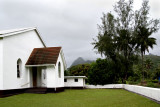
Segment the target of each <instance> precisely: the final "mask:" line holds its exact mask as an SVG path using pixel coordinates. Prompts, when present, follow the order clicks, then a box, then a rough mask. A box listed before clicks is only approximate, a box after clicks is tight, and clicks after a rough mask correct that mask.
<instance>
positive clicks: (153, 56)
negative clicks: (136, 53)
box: [144, 54, 160, 66]
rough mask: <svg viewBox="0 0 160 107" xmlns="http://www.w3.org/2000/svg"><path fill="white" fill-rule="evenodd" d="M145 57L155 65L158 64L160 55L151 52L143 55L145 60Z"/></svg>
mask: <svg viewBox="0 0 160 107" xmlns="http://www.w3.org/2000/svg"><path fill="white" fill-rule="evenodd" d="M146 59H151V60H152V62H153V64H154V65H155V66H157V65H158V64H160V56H158V55H153V54H149V55H145V56H144V60H146Z"/></svg>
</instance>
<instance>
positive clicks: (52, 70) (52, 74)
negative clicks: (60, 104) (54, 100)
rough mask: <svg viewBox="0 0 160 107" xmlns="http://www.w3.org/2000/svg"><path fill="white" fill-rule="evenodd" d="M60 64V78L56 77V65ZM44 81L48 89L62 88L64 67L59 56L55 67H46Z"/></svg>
mask: <svg viewBox="0 0 160 107" xmlns="http://www.w3.org/2000/svg"><path fill="white" fill-rule="evenodd" d="M59 62H60V63H61V78H59V76H58V63H59ZM46 74H47V77H46V81H47V83H46V84H47V87H48V88H55V87H64V65H63V61H62V56H61V54H59V57H58V59H57V63H56V65H55V66H48V67H47V69H46Z"/></svg>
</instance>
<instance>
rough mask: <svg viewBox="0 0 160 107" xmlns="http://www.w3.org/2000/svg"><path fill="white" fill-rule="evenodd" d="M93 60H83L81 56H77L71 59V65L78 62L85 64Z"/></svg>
mask: <svg viewBox="0 0 160 107" xmlns="http://www.w3.org/2000/svg"><path fill="white" fill-rule="evenodd" d="M92 62H93V60H84V59H83V58H82V57H79V58H77V59H76V60H75V61H73V63H72V65H71V66H74V65H78V64H85V63H92Z"/></svg>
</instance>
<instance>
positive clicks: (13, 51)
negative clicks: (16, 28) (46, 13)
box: [3, 30, 44, 89]
mask: <svg viewBox="0 0 160 107" xmlns="http://www.w3.org/2000/svg"><path fill="white" fill-rule="evenodd" d="M42 47H44V46H43V44H42V43H41V41H40V39H39V37H38V36H37V33H36V32H35V31H34V30H33V31H28V32H24V33H21V34H15V35H12V36H8V37H5V38H4V39H3V49H4V55H3V58H4V62H3V64H4V65H3V71H4V74H3V76H4V79H3V80H4V85H3V86H4V87H3V89H17V88H27V87H29V86H30V85H25V84H28V83H30V78H29V75H30V74H29V73H30V72H29V70H28V68H26V67H25V63H26V62H27V60H28V58H29V56H30V54H31V52H32V50H33V49H34V48H42ZM19 58H20V59H21V61H22V71H21V72H20V74H21V77H20V78H17V60H18V59H19Z"/></svg>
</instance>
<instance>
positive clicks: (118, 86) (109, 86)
mask: <svg viewBox="0 0 160 107" xmlns="http://www.w3.org/2000/svg"><path fill="white" fill-rule="evenodd" d="M123 85H124V84H107V85H86V86H85V87H86V88H123Z"/></svg>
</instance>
